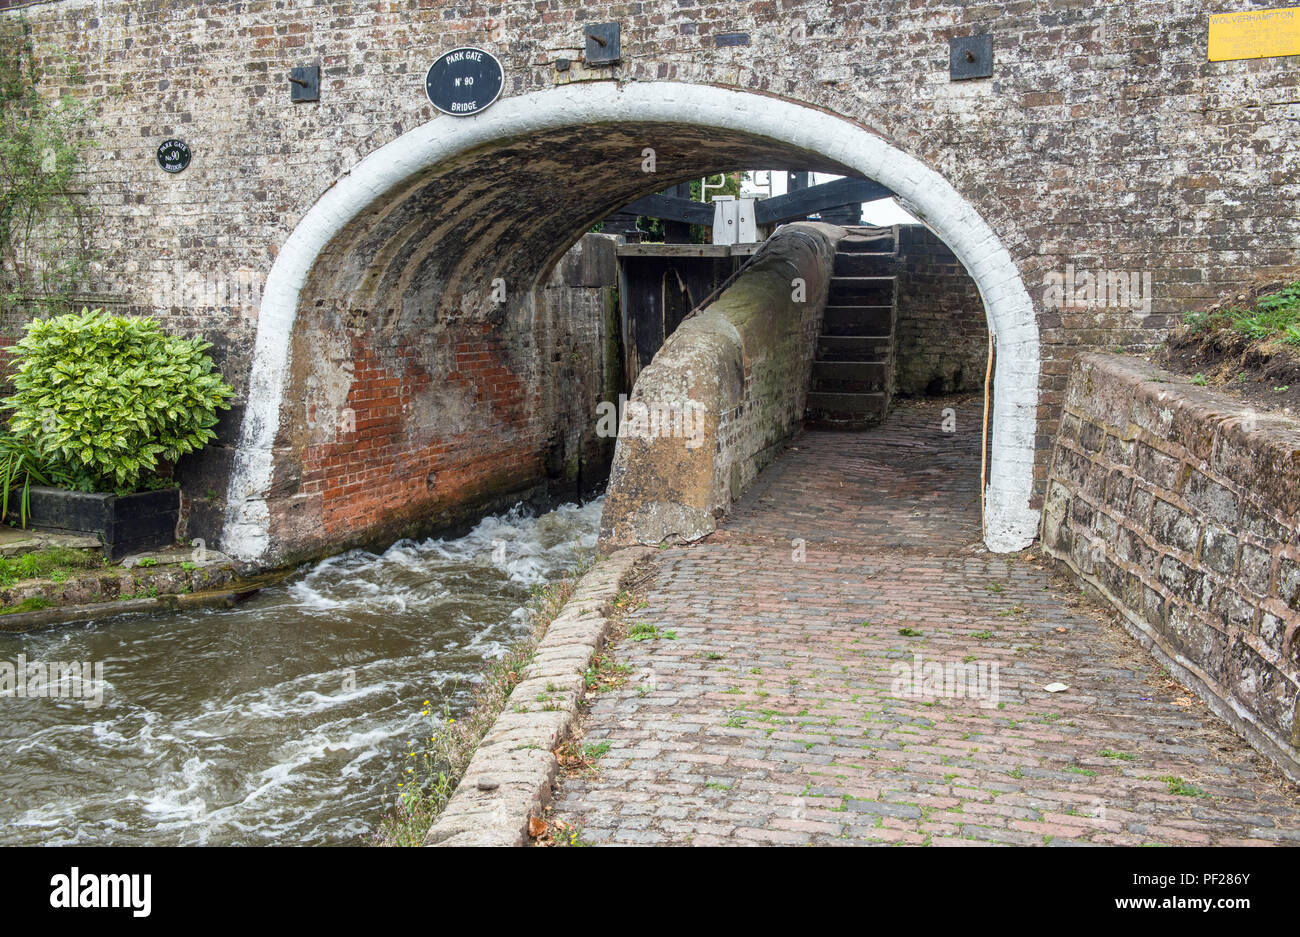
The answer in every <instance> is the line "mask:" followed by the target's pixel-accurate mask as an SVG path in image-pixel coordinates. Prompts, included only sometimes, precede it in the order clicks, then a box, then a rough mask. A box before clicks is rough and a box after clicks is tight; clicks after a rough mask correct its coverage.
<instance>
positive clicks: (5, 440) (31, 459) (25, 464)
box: [0, 433, 76, 527]
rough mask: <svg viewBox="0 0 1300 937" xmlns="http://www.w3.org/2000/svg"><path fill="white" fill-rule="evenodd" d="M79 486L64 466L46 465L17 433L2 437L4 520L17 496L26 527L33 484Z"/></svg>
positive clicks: (0, 494) (0, 474) (0, 485)
mask: <svg viewBox="0 0 1300 937" xmlns="http://www.w3.org/2000/svg"><path fill="white" fill-rule="evenodd" d="M75 483H76V479H75V478H74V477H73V476H72V475H70V474H68V472H67V471H66V470H63V469H62V468H61V467H60V466H58V465H55V466H53V467H50V466H47V465H45V464H44V463H43V462H42V461H41V454H40V453H39V452H38V451H37V449H36V446H35V445H34V444H33V443H32V442H31V440H28V439H24V438H22V437H21V436H17V435H15V434H13V433H3V434H0V520H6V519H7V518H8V517H9V501H10V498H11V497H12V496H13V495H16V496H17V497H16V500H17V502H18V504H17V513H18V519H19V523H20V524H21V525H22V526H23V527H26V526H27V518H28V516H29V515H30V514H31V490H32V485H33V484H37V485H56V486H58V487H61V488H71V487H73V486H74V485H75Z"/></svg>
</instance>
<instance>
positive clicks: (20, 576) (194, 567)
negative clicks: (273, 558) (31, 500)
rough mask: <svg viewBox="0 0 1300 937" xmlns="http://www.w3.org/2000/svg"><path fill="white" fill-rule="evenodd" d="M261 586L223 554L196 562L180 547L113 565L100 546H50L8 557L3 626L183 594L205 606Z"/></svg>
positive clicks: (1, 571)
mask: <svg viewBox="0 0 1300 937" xmlns="http://www.w3.org/2000/svg"><path fill="white" fill-rule="evenodd" d="M258 585H260V583H258V582H252V581H242V582H241V581H239V580H237V578H236V573H235V570H234V567H233V566H232V564H231V563H230V562H229V560H227V559H226V558H225V557H224V556H221V555H220V554H208V555H207V556H206V557H205V558H203V559H201V560H197V561H196V560H195V559H194V558H193V556H192V554H191V553H190V551H189V550H185V549H179V550H170V551H163V552H161V553H158V554H156V555H151V556H143V557H135V558H133V559H131V560H129V561H128V562H127V563H124V564H110V563H109V562H107V561H106V560H105V559H104V556H103V554H102V553H101V552H100V551H98V550H89V549H75V548H69V547H61V546H47V547H43V548H40V549H36V550H31V551H29V552H26V553H22V554H21V555H18V556H0V631H26V630H29V629H31V628H36V627H44V626H46V625H51V624H57V623H60V622H68V621H86V620H91V619H94V618H103V617H106V616H108V615H112V614H116V613H117V611H118V610H119V609H125V608H126V607H127V606H126V603H134V604H133V605H132V606H131V609H132V610H147V609H148V608H151V607H153V605H155V604H159V603H168V602H175V601H181V600H182V597H184V599H183V600H184V601H193V602H195V603H197V604H205V603H208V602H212V601H224V600H225V599H224V596H225V594H226V593H235V594H243V593H246V592H249V591H252V590H254V589H256V588H257V587H258ZM172 597H175V598H172ZM140 600H148V601H140ZM137 606H139V607H138V608H137ZM28 613H33V614H28ZM35 613H39V614H35Z"/></svg>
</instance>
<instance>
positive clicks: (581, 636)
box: [424, 547, 655, 846]
mask: <svg viewBox="0 0 1300 937" xmlns="http://www.w3.org/2000/svg"><path fill="white" fill-rule="evenodd" d="M654 553H655V551H654V550H652V549H649V548H646V547H629V548H627V549H624V550H619V551H617V552H615V553H613V554H612V555H611V556H609V557H607V558H606V559H604V560H601V561H600V563H599V565H597V566H596V567H595V568H593V569H592V570H590V571H589V572H588V573H587V574H586V575H584V576H583V577H582V579H581V580H579V582H578V585H577V587H576V588H575V589H574V592H573V595H572V597H570V599H569V601H568V602H567V603H565V605H564V608H562V609H561V610H560V613H559V614H558V615H556V616H555V618H554V619H553V620H552V621H551V623H550V625H549V626H548V627H547V629H546V633H545V634H544V635H543V636H542V638H541V640H540V641H539V642H538V645H537V651H536V653H535V654H534V655H533V659H532V660H531V661H530V662H529V663H528V664H527V665H526V666H525V667H523V668H522V672H521V674H520V676H521V678H522V679H521V681H520V682H519V683H517V684H515V686H514V688H513V689H512V690H511V691H510V696H509V697H508V698H507V700H506V706H505V709H504V710H503V711H502V712H501V714H500V715H499V716H498V717H497V719H496V722H495V723H493V725H492V728H491V729H489V730H488V732H487V734H486V735H484V736H483V740H482V741H481V742H480V743H479V747H478V750H477V751H476V752H475V753H474V757H473V758H472V759H471V760H470V763H469V767H468V768H466V769H465V776H464V777H463V778H461V780H460V783H459V784H458V785H457V786H456V790H455V792H454V793H453V794H452V796H451V800H450V801H448V803H447V807H446V809H445V810H443V812H442V814H441V815H440V816H439V817H438V819H437V820H435V821H434V824H433V826H432V827H431V828H430V829H429V833H428V836H427V837H426V838H425V841H424V844H425V845H426V846H523V845H526V844H527V843H528V821H529V819H530V818H531V817H534V816H537V815H538V814H539V813H540V812H541V810H542V809H543V808H544V807H545V806H546V804H547V802H548V801H549V799H550V796H551V786H552V785H553V784H554V782H555V776H556V773H557V772H558V771H559V763H558V762H557V761H556V759H555V754H554V750H555V748H556V747H557V746H558V745H560V744H561V743H562V742H563V741H564V740H565V739H566V738H567V737H568V735H569V733H570V731H571V729H572V727H573V720H574V718H575V717H576V715H577V712H578V704H579V702H581V700H582V694H583V690H584V688H585V686H586V682H585V680H584V678H583V672H584V671H585V670H586V669H587V668H588V667H589V666H590V665H591V661H592V658H593V657H595V655H596V652H597V651H598V650H599V649H600V648H601V647H603V646H604V643H605V639H606V637H607V636H608V634H609V628H610V618H609V616H610V615H611V613H612V612H613V608H614V599H615V598H617V596H618V593H619V591H620V590H621V589H622V588H623V586H624V584H625V583H627V582H628V581H629V580H630V579H631V577H632V575H633V573H634V572H635V570H636V569H637V568H638V566H640V565H641V564H642V563H643V562H644V561H646V560H648V559H649V558H650V557H651V556H653V555H654Z"/></svg>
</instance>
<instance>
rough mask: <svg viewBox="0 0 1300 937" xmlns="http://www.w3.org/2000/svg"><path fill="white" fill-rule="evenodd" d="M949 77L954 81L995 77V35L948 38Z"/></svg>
mask: <svg viewBox="0 0 1300 937" xmlns="http://www.w3.org/2000/svg"><path fill="white" fill-rule="evenodd" d="M948 77H949V78H950V79H952V80H953V81H962V80H964V79H967V78H992V77H993V36H992V35H984V36H958V37H957V38H955V39H949V40H948Z"/></svg>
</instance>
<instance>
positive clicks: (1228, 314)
mask: <svg viewBox="0 0 1300 937" xmlns="http://www.w3.org/2000/svg"><path fill="white" fill-rule="evenodd" d="M1154 360H1155V362H1156V363H1157V364H1159V365H1161V366H1163V367H1167V368H1169V369H1170V370H1173V371H1179V372H1183V373H1186V374H1190V375H1193V383H1196V384H1202V385H1206V386H1213V387H1216V388H1219V389H1221V390H1223V391H1225V392H1227V393H1230V394H1231V395H1233V396H1236V397H1240V398H1242V399H1243V400H1245V401H1247V402H1248V403H1250V405H1251V406H1253V407H1257V408H1259V409H1261V410H1281V411H1284V412H1289V413H1293V414H1294V413H1300V280H1297V279H1296V278H1295V275H1294V274H1293V275H1292V276H1289V277H1287V278H1285V279H1282V280H1279V279H1277V278H1276V277H1270V278H1267V279H1264V280H1261V281H1259V282H1258V283H1256V284H1255V285H1254V286H1252V287H1251V288H1249V289H1247V290H1245V291H1243V292H1241V293H1238V294H1236V295H1234V296H1232V297H1231V298H1229V299H1226V300H1224V301H1222V302H1220V303H1218V304H1216V305H1214V306H1211V307H1210V308H1209V309H1206V310H1203V311H1200V312H1190V313H1187V314H1186V315H1185V316H1184V317H1183V325H1182V326H1181V327H1180V328H1178V329H1175V330H1174V332H1173V333H1172V334H1171V335H1170V336H1169V341H1168V344H1167V345H1166V347H1165V348H1164V349H1163V350H1162V351H1161V352H1160V353H1159V354H1157V355H1156V356H1155V359H1154Z"/></svg>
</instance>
